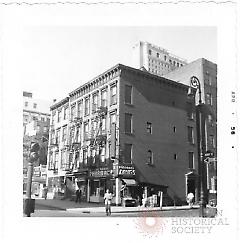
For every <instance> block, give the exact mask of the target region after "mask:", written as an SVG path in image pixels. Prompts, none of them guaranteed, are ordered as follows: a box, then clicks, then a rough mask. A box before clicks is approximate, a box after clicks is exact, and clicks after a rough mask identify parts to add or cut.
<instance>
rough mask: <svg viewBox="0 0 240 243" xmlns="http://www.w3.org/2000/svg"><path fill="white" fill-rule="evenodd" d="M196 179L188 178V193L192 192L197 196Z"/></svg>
mask: <svg viewBox="0 0 240 243" xmlns="http://www.w3.org/2000/svg"><path fill="white" fill-rule="evenodd" d="M195 185H196V184H195V179H192V178H191V179H190V178H188V179H187V194H188V193H190V192H192V193H193V195H194V196H195V189H196V186H195Z"/></svg>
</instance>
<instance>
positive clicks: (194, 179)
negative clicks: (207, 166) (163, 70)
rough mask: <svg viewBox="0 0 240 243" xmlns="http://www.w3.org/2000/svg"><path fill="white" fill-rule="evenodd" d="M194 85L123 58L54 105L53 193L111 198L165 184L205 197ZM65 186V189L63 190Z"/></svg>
mask: <svg viewBox="0 0 240 243" xmlns="http://www.w3.org/2000/svg"><path fill="white" fill-rule="evenodd" d="M187 93H188V86H186V85H183V84H179V83H176V82H174V81H171V80H167V79H165V78H162V77H159V76H156V75H152V74H150V73H148V72H145V71H141V70H138V69H134V68H130V67H127V66H124V65H121V64H118V65H116V66H115V67H113V68H111V69H109V70H108V71H106V72H104V73H103V74H101V75H99V76H98V77H96V78H95V79H93V80H91V81H90V82H88V83H86V84H84V85H82V86H80V87H79V88H78V89H76V90H74V91H72V92H71V93H70V94H69V95H68V97H66V98H64V99H63V100H62V101H60V102H58V103H56V104H54V105H53V106H52V107H51V126H50V140H49V141H50V142H49V152H48V165H47V170H48V171H47V177H48V187H49V192H52V195H53V196H56V195H57V196H59V195H60V196H65V197H67V196H69V195H70V196H71V195H73V194H74V191H75V189H76V188H79V189H80V190H81V192H82V200H85V201H89V202H103V196H104V193H105V190H106V189H107V188H108V189H110V190H111V191H112V192H113V193H114V203H116V204H120V203H121V201H122V197H127V196H129V197H130V196H131V197H133V198H137V197H142V195H144V197H149V196H152V195H158V194H159V192H160V191H162V192H163V195H164V200H165V201H164V202H165V204H170V203H173V202H175V203H183V202H185V199H186V195H187V193H189V192H193V193H194V194H195V195H196V200H198V198H197V197H198V188H197V185H198V163H197V147H196V126H195V124H196V120H195V119H196V117H195V105H194V102H195V99H194V98H193V97H188V95H187ZM59 192H60V193H59Z"/></svg>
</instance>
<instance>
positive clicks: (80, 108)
mask: <svg viewBox="0 0 240 243" xmlns="http://www.w3.org/2000/svg"><path fill="white" fill-rule="evenodd" d="M82 115H83V101H82V100H81V101H79V102H78V107H77V116H78V117H82Z"/></svg>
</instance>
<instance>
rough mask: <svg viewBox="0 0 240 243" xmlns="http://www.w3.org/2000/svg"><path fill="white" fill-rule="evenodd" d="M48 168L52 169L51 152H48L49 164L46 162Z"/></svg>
mask: <svg viewBox="0 0 240 243" xmlns="http://www.w3.org/2000/svg"><path fill="white" fill-rule="evenodd" d="M48 169H49V170H52V169H53V154H52V152H50V154H49V164H48Z"/></svg>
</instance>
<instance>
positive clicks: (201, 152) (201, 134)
mask: <svg viewBox="0 0 240 243" xmlns="http://www.w3.org/2000/svg"><path fill="white" fill-rule="evenodd" d="M190 81H191V83H190V87H193V88H196V89H198V92H199V101H198V105H197V106H196V126H197V146H198V161H199V178H200V201H199V206H200V210H199V216H200V217H204V209H205V208H206V193H205V191H206V190H205V185H206V180H205V163H204V159H205V158H204V157H205V153H206V135H205V119H206V118H205V111H204V107H205V104H204V103H202V92H201V84H200V81H199V79H198V78H197V77H196V76H192V77H191V79H190Z"/></svg>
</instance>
